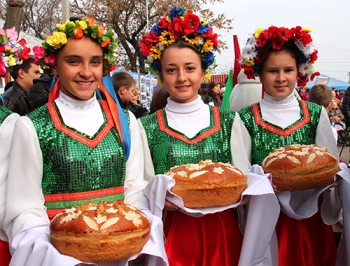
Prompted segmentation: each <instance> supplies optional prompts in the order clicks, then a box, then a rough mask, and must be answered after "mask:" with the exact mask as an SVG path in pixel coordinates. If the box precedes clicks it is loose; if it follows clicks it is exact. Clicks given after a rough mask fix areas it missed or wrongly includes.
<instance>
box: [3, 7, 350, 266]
mask: <svg viewBox="0 0 350 266" xmlns="http://www.w3.org/2000/svg"><path fill="white" fill-rule="evenodd" d="M0 34H1V31H0ZM3 34H6V32H3ZM19 43H20V45H17V41H13V43H12V44H13V46H16V47H17V48H18V49H19V51H17V53H16V56H18V57H17V60H15V62H12V65H11V66H10V65H9V63H8V62H7V61H6V60H7V58H5V57H4V55H3V56H2V58H1V60H2V62H6V64H5V65H6V67H7V68H8V72H9V73H11V75H12V77H13V79H14V81H13V85H12V87H11V88H9V89H8V90H7V91H6V92H5V93H4V94H3V102H2V101H0V105H1V106H0V145H1V149H0V265H1V266H5V265H6V266H7V265H15V266H21V265H33V266H34V265H35V266H37V265H44V266H46V265H50V266H51V265H72V266H73V265H84V262H81V261H79V260H77V259H76V258H73V257H70V256H66V255H63V254H60V253H59V252H58V251H57V250H56V249H55V247H54V246H53V245H52V243H51V240H50V228H49V225H50V220H51V219H53V217H54V216H55V215H56V214H58V213H59V212H60V211H62V209H70V208H72V207H74V206H76V204H77V203H87V202H95V203H98V202H100V201H103V200H105V199H108V200H109V201H113V200H118V201H120V200H122V201H124V202H125V203H127V204H131V205H133V206H135V207H136V208H138V209H140V210H141V211H142V212H144V214H145V215H146V216H147V218H148V219H149V221H150V227H151V230H150V236H149V238H148V240H147V242H146V244H145V246H144V248H143V249H142V250H141V251H140V252H139V253H138V254H137V255H136V256H133V257H130V258H125V259H123V260H121V261H113V262H103V263H101V265H149V266H153V265H157V266H161V265H171V266H172V265H175V266H176V265H179V266H180V265H181V266H182V265H227V266H231V265H240V266H248V265H249V266H250V265H271V266H275V265H281V266H292V265H293V266H294V265H300V266H309V265H315V266H316V265H327V266H332V265H337V266H340V265H350V228H349V227H350V221H349V218H350V207H349V204H347V202H349V201H350V174H349V171H348V168H347V166H346V165H345V164H343V163H341V162H339V169H340V170H339V172H338V173H337V174H336V175H335V176H334V182H333V183H332V184H329V186H327V187H322V188H315V189H309V190H301V191H293V192H290V191H279V189H278V187H277V186H276V185H275V184H273V176H272V177H271V175H270V174H269V173H264V171H263V169H262V161H263V160H264V158H265V157H266V156H267V155H268V154H269V153H270V152H272V151H274V150H275V149H277V148H280V147H284V146H287V145H293V144H301V145H309V144H316V145H320V146H323V147H326V148H328V149H329V150H330V151H331V152H333V154H334V155H335V156H336V157H337V158H338V150H337V143H336V141H335V138H334V130H332V126H333V128H335V129H337V128H341V130H339V131H340V132H342V133H344V132H345V133H346V128H347V127H346V122H347V120H346V119H348V120H349V121H350V108H349V109H348V110H347V113H346V112H344V111H343V110H345V109H344V108H347V107H346V106H348V107H350V88H349V91H347V92H346V93H345V96H344V97H343V99H342V101H341V103H340V104H341V105H342V106H341V107H340V106H339V105H338V103H336V100H335V99H338V98H340V97H341V96H340V95H343V94H339V95H337V93H336V92H334V96H333V95H330V92H331V90H330V89H329V88H327V87H326V86H317V85H315V87H314V88H312V89H311V90H310V93H309V94H308V90H307V88H305V87H304V85H305V84H306V83H307V81H308V80H309V79H313V77H314V76H315V75H317V74H318V73H317V72H314V68H313V64H314V63H315V61H316V60H317V50H316V49H315V48H314V45H313V42H312V38H311V35H310V32H309V30H307V29H302V28H301V27H300V26H296V27H294V28H285V27H280V28H278V27H275V26H270V27H269V28H267V29H262V28H259V29H258V30H256V31H255V32H254V34H252V35H251V36H250V37H249V39H248V41H247V44H246V46H245V47H244V48H243V51H242V55H243V56H242V59H241V61H240V64H241V68H242V71H241V73H240V75H241V76H240V77H239V79H238V80H239V82H240V81H241V82H243V81H244V82H247V80H248V81H249V80H252V82H251V83H254V84H255V85H256V84H257V83H259V84H261V88H262V89H263V90H255V93H248V94H245V95H246V96H241V97H242V98H239V99H233V98H232V97H231V98H230V109H228V108H227V109H226V108H221V107H220V106H221V103H222V99H223V97H224V93H225V84H221V83H215V82H212V83H210V84H209V86H208V87H207V88H205V87H203V86H201V85H202V84H203V81H206V82H207V81H208V80H209V78H210V69H211V67H212V66H213V65H214V64H215V60H214V55H215V51H216V50H217V47H218V36H217V34H216V33H214V30H213V28H212V27H211V26H210V24H209V22H208V21H207V20H206V19H203V18H201V17H199V16H197V15H196V14H195V12H194V11H192V10H189V9H187V8H184V7H174V8H172V9H171V11H170V12H169V13H168V14H166V15H164V16H163V17H161V18H159V21H158V23H156V24H155V25H154V26H153V27H152V29H151V30H150V31H149V32H148V33H147V35H145V36H144V37H143V38H142V41H141V44H140V47H141V53H142V55H143V57H144V58H145V60H146V61H147V64H148V65H149V68H150V70H151V71H152V72H153V74H154V75H156V76H157V78H158V80H159V83H160V84H162V86H159V87H157V89H156V90H155V92H154V95H153V100H152V103H151V110H150V111H149V110H148V109H145V108H144V107H142V106H141V105H140V101H139V97H140V90H139V89H138V88H137V84H136V83H135V80H134V79H133V77H132V76H131V75H129V74H128V73H127V72H124V71H116V72H113V70H115V57H116V52H115V49H116V47H117V43H116V41H115V39H114V32H113V30H112V29H104V28H103V26H102V25H99V24H97V23H96V21H95V20H94V19H93V18H81V19H78V18H71V20H70V21H66V22H65V23H63V24H58V25H57V27H56V29H55V31H54V32H53V33H52V34H50V35H49V36H47V38H46V39H45V40H44V42H43V45H42V46H40V47H34V48H33V51H34V56H33V58H32V57H29V56H27V53H28V51H27V50H25V49H24V48H25V44H24V43H23V42H19ZM23 51H27V53H24V52H23ZM21 52H22V53H21ZM179 55H181V56H179ZM304 64H306V65H307V66H308V67H304ZM301 70H302V71H301ZM40 71H44V72H45V73H44V74H42V75H40ZM112 72H113V74H111V73H112ZM0 73H1V72H0ZM1 74H2V75H5V74H6V73H1ZM256 80H260V82H255V81H256ZM295 84H297V85H298V86H299V87H301V89H300V98H301V99H300V98H299V97H296V96H297V95H296V94H295ZM239 85H240V84H238V86H239ZM200 88H201V90H200ZM206 89H207V90H206ZM327 89H328V90H327ZM234 91H235V90H234ZM236 91H238V89H237V90H236ZM253 94H256V95H253ZM241 95H243V94H241ZM252 99H259V100H258V102H255V101H253V102H252ZM347 100H348V103H346V102H345V101H347ZM236 101H237V102H240V103H241V104H242V103H244V105H243V106H240V107H239V108H237V106H238V105H236V104H234V102H236ZM249 101H250V102H249ZM1 102H2V104H1ZM339 107H340V108H343V109H341V110H342V111H343V112H340V109H339ZM236 108H237V110H235V109H236ZM326 109H327V111H326ZM344 116H345V122H344ZM340 136H341V138H342V140H343V141H345V139H344V136H343V135H340ZM207 159H210V160H212V161H216V162H225V163H226V162H229V163H231V164H232V165H235V166H237V167H239V168H240V169H242V171H244V172H245V174H246V176H247V178H248V180H249V182H248V187H247V189H246V190H245V191H244V192H243V194H242V195H243V196H242V197H241V199H240V201H239V202H237V203H236V204H234V205H232V206H224V207H223V208H216V207H213V208H202V209H192V210H189V209H187V208H185V207H183V206H182V205H181V204H175V202H174V201H173V200H172V197H173V196H172V195H171V193H170V188H171V186H170V184H172V181H173V180H171V178H170V177H169V176H166V175H164V173H166V172H167V171H168V170H169V169H170V168H172V167H174V166H177V165H182V164H196V163H198V162H199V161H201V160H207ZM77 197H78V198H79V200H78V201H77ZM340 220H341V221H342V222H343V224H344V233H343V236H342V238H341V240H340V243H339V245H338V246H337V243H336V240H335V238H334V234H333V230H332V224H335V223H337V222H338V221H340ZM82 248H84V247H82ZM87 263H89V262H87ZM89 265H90V264H89ZM93 265H94V264H93ZM95 265H99V264H98V263H96V264H95Z"/></svg>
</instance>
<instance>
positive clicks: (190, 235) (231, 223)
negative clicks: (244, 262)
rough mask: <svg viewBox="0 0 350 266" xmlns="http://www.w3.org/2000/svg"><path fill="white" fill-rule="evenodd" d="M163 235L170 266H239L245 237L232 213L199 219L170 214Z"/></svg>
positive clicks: (221, 213) (231, 210)
mask: <svg viewBox="0 0 350 266" xmlns="http://www.w3.org/2000/svg"><path fill="white" fill-rule="evenodd" d="M164 233H165V237H166V240H165V250H166V252H167V255H168V259H169V263H170V265H171V266H183V265H186V266H194V265H196V266H197V265H198V266H202V265H238V260H239V256H240V252H241V246H242V241H243V234H242V233H241V231H240V230H239V228H238V219H237V214H236V211H235V210H233V209H229V210H226V211H223V212H219V213H215V214H208V215H205V216H202V217H199V218H194V217H191V216H188V215H186V214H184V213H182V212H179V211H174V212H167V216H166V218H165V223H164Z"/></svg>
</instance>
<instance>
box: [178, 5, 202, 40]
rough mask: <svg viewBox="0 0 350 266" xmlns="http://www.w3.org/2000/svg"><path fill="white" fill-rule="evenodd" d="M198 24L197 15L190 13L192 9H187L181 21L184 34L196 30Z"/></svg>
mask: <svg viewBox="0 0 350 266" xmlns="http://www.w3.org/2000/svg"><path fill="white" fill-rule="evenodd" d="M199 24H200V20H199V17H198V16H197V15H195V14H193V13H192V10H188V12H187V14H186V16H185V18H184V20H183V22H182V28H183V29H184V33H185V34H186V35H188V34H191V33H194V32H196V31H197V29H198V27H199Z"/></svg>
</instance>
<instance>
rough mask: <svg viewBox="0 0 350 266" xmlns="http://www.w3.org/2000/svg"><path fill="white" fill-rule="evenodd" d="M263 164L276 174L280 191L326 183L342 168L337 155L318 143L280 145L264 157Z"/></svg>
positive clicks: (268, 171) (309, 187) (275, 179)
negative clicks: (281, 146)
mask: <svg viewBox="0 0 350 266" xmlns="http://www.w3.org/2000/svg"><path fill="white" fill-rule="evenodd" d="M262 168H263V169H264V171H265V173H271V174H272V182H273V184H275V185H277V189H278V190H280V191H296V190H306V189H314V188H321V187H326V186H328V185H330V184H331V183H332V182H333V180H334V175H335V174H336V173H337V172H338V171H339V165H338V160H337V157H336V156H335V155H334V154H333V153H332V152H331V151H330V150H329V149H327V148H325V147H321V146H317V145H314V144H312V145H300V144H294V145H290V146H286V147H283V148H279V149H276V150H274V151H273V152H271V153H270V154H269V155H268V156H267V157H266V158H265V159H264V160H263V162H262Z"/></svg>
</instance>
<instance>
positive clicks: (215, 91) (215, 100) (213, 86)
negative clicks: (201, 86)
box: [204, 82, 222, 107]
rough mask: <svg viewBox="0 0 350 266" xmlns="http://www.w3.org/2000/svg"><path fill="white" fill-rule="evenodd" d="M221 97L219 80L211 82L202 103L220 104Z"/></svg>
mask: <svg viewBox="0 0 350 266" xmlns="http://www.w3.org/2000/svg"><path fill="white" fill-rule="evenodd" d="M221 102H222V99H221V97H220V82H211V83H210V84H209V91H208V94H207V96H206V97H205V99H204V103H206V104H209V105H211V106H218V107H220V106H221Z"/></svg>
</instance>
